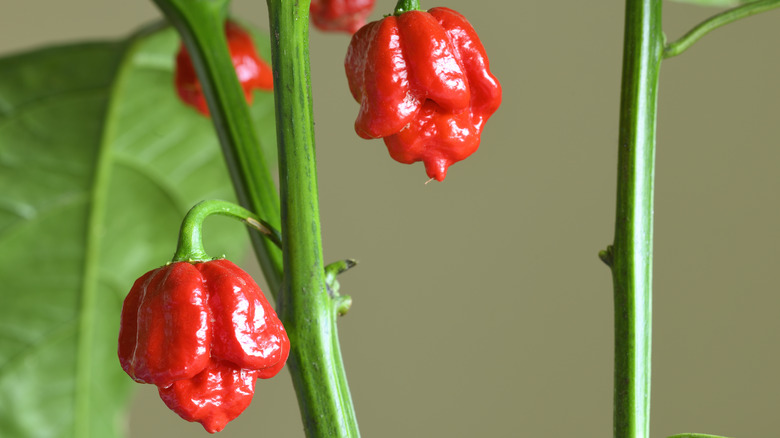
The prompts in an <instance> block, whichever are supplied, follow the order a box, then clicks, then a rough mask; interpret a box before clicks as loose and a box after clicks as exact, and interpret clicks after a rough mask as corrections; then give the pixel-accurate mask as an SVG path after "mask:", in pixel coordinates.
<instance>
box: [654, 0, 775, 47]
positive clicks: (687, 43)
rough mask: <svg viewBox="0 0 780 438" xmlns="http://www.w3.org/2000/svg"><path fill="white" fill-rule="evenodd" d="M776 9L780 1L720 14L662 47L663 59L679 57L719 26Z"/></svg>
mask: <svg viewBox="0 0 780 438" xmlns="http://www.w3.org/2000/svg"><path fill="white" fill-rule="evenodd" d="M778 7H780V0H758V1H755V2H751V3H747V4H744V5H741V6H737V7H736V8H732V9H729V10H727V11H724V12H721V13H720V14H718V15H715V16H713V17H710V18H709V19H707V20H705V21H704V22H702V23H701V24H699V25H698V26H696V27H694V28H693V29H691V30H690V31H689V32H688V33H686V34H685V35H683V36H682V37H680V39H678V40H677V41H674V42H671V43H669V44H667V45H666V47H664V54H663V57H664V58H671V57H673V56H677V55H679V54H680V53H682V52H684V51H686V50H688V48H689V47H691V46H692V45H693V43H695V42H696V41H698V40H699V39H701V37H703V36H704V35H707V34H708V33H710V32H712V31H713V30H715V29H717V28H719V27H721V26H724V25H726V24H729V23H731V22H734V21H737V20H739V19H741V18H746V17H750V16H751V15H756V14H759V13H761V12H765V11H768V10H771V9H774V8H778Z"/></svg>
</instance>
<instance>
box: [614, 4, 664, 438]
mask: <svg viewBox="0 0 780 438" xmlns="http://www.w3.org/2000/svg"><path fill="white" fill-rule="evenodd" d="M662 49H663V35H662V32H661V0H627V1H626V21H625V34H624V43H623V79H622V86H621V98H620V99H621V104H620V132H619V139H618V141H619V149H618V182H617V208H616V218H615V240H614V243H613V245H612V246H611V247H610V248H609V249H608V250H607V253H606V254H602V259H603V260H605V261H606V262H607V263H608V264H609V265H610V266H611V268H612V278H613V284H614V300H615V358H614V359H615V383H614V384H615V389H614V391H615V392H614V436H615V437H616V438H647V437H648V436H649V430H650V368H651V367H650V365H651V364H650V359H651V354H650V353H651V328H652V260H653V184H654V164H655V126H656V100H657V91H658V73H659V68H660V63H661V52H662Z"/></svg>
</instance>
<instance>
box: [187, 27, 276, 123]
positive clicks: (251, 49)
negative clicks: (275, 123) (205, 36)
mask: <svg viewBox="0 0 780 438" xmlns="http://www.w3.org/2000/svg"><path fill="white" fill-rule="evenodd" d="M225 37H226V38H227V41H228V50H229V51H230V58H231V60H232V61H233V67H234V68H235V69H236V75H237V76H238V81H239V82H240V83H241V87H242V88H243V90H244V97H246V101H247V103H249V104H251V103H252V91H253V90H255V89H259V90H272V89H273V87H274V84H273V80H274V79H273V71H272V70H271V67H270V66H268V64H266V63H265V61H263V60H262V59H261V58H260V56H259V55H258V54H257V50H255V44H254V41H252V37H251V36H250V35H249V33H247V31H246V30H244V29H243V28H242V27H241V26H239V25H238V24H236V23H234V22H232V21H226V22H225ZM174 83H175V85H176V93H177V94H178V95H179V98H181V100H182V101H183V102H184V103H186V104H187V105H190V106H192V107H194V108H195V109H197V110H198V111H199V112H200V113H201V114H203V115H206V116H208V115H209V108H208V105H207V104H206V96H205V95H204V94H203V89H202V87H201V86H200V82H199V81H198V76H197V74H196V73H195V67H194V66H193V65H192V59H190V55H189V53H187V49H186V48H185V47H184V44H182V45H181V47H180V48H179V53H178V54H177V55H176V71H175V73H174Z"/></svg>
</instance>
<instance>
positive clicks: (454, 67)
mask: <svg viewBox="0 0 780 438" xmlns="http://www.w3.org/2000/svg"><path fill="white" fill-rule="evenodd" d="M344 67H345V70H346V74H347V80H348V83H349V89H350V92H351V93H352V96H353V97H354V98H355V100H356V101H358V102H359V103H360V111H359V113H358V117H357V120H356V121H355V131H356V132H357V134H358V135H359V136H361V137H363V138H366V139H372V138H383V139H384V141H385V144H386V146H387V148H388V151H389V152H390V156H391V157H392V158H393V159H395V160H396V161H399V162H401V163H407V164H411V163H414V162H417V161H422V162H423V163H424V164H425V170H426V173H427V174H428V176H429V177H430V178H434V179H436V180H438V181H442V180H444V178H445V177H446V175H447V169H448V168H449V166H450V165H452V164H453V163H455V162H458V161H460V160H463V159H465V158H466V157H468V156H469V155H471V154H472V153H474V152H475V151H476V150H477V148H478V147H479V141H480V135H481V134H482V129H483V128H484V126H485V122H486V121H487V119H488V118H489V117H490V116H491V115H492V114H493V113H494V112H495V111H496V109H498V107H499V105H500V104H501V85H500V84H499V82H498V80H497V79H496V78H495V76H493V75H492V74H491V73H490V67H489V62H488V58H487V54H486V53H485V49H484V47H483V46H482V43H481V42H480V40H479V37H478V36H477V34H476V32H475V31H474V28H473V27H472V26H471V25H470V24H469V22H468V21H467V20H466V18H465V17H463V16H462V15H461V14H459V13H458V12H455V11H453V10H452V9H448V8H433V9H431V10H429V11H427V12H425V11H409V12H404V13H402V14H400V15H392V16H388V17H385V18H384V19H382V20H379V21H374V22H371V23H369V24H367V25H366V26H364V27H363V28H361V29H360V30H359V31H357V33H355V34H354V35H353V36H352V41H351V42H350V44H349V48H348V50H347V56H346V59H345V61H344Z"/></svg>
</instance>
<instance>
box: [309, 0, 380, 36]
mask: <svg viewBox="0 0 780 438" xmlns="http://www.w3.org/2000/svg"><path fill="white" fill-rule="evenodd" d="M373 8H374V0H312V1H311V6H310V8H309V14H310V15H311V19H312V22H313V23H314V25H315V26H317V28H319V29H320V30H325V31H334V30H340V31H344V32H349V33H351V34H352V33H355V32H357V30H358V29H360V28H361V27H363V25H364V24H366V18H367V17H368V16H369V15H370V14H371V10H372V9H373Z"/></svg>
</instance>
